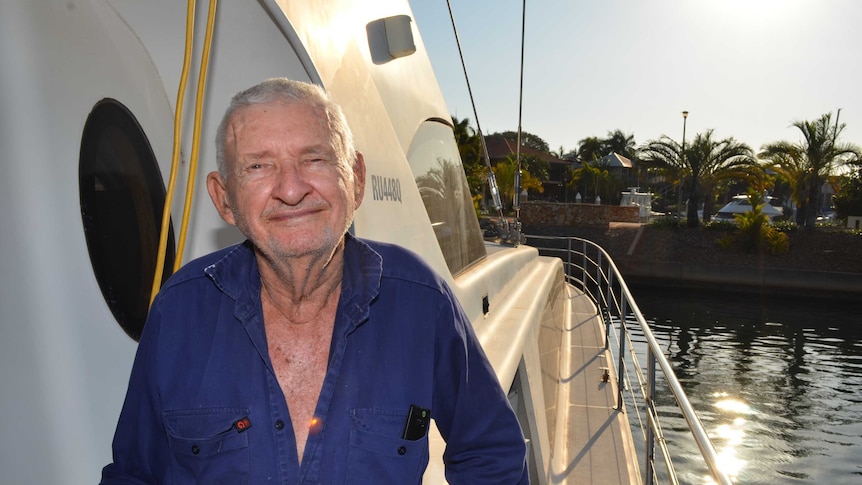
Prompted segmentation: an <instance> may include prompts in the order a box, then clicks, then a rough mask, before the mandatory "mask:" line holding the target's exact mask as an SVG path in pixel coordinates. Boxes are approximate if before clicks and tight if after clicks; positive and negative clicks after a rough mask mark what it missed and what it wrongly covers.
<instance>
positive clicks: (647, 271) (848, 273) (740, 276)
mask: <svg viewBox="0 0 862 485" xmlns="http://www.w3.org/2000/svg"><path fill="white" fill-rule="evenodd" d="M524 233H525V234H540V235H548V236H551V235H552V236H576V237H581V238H584V239H588V240H590V241H593V242H595V243H597V244H599V245H600V246H602V247H603V248H604V249H605V250H606V251H607V252H608V253H609V254H610V256H611V258H612V259H613V260H614V263H615V264H616V265H617V267H618V268H619V269H620V272H621V273H622V275H623V277H624V278H625V279H626V282H627V283H628V284H629V285H632V286H641V285H648V286H657V287H670V288H673V287H677V288H680V287H700V288H708V289H713V288H714V289H718V290H722V291H742V292H747V293H764V294H780V295H788V296H794V295H804V296H806V297H818V298H831V299H840V300H851V301H862V236H860V235H858V234H849V233H846V232H832V231H828V230H817V231H814V232H813V233H812V232H804V231H795V232H792V233H789V234H788V236H789V238H790V239H789V241H790V242H789V249H788V251H786V252H783V253H778V254H744V253H739V252H736V251H731V250H727V249H725V248H722V247H721V246H720V245H719V244H718V240H719V239H720V238H721V237H722V235H723V233H722V232H716V231H710V230H706V229H704V228H699V229H669V228H662V227H655V226H651V225H644V224H637V223H615V222H611V223H609V224H607V225H606V226H605V227H584V226H581V227H574V226H557V227H549V226H545V225H533V224H527V223H525V224H524Z"/></svg>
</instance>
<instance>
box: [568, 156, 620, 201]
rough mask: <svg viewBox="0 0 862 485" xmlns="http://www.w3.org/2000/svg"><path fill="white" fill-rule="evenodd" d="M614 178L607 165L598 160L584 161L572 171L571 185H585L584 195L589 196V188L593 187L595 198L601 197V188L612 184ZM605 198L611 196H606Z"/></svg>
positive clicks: (573, 186) (574, 186)
mask: <svg viewBox="0 0 862 485" xmlns="http://www.w3.org/2000/svg"><path fill="white" fill-rule="evenodd" d="M613 180H614V177H613V175H612V174H611V173H610V171H608V169H607V167H604V166H602V165H601V164H600V163H599V162H598V160H593V161H592V162H586V163H583V164H582V165H581V166H580V167H578V168H576V169H575V170H573V171H572V178H571V180H570V181H569V186H570V187H572V188H576V187H578V186H579V185H581V186H583V187H584V196H585V197H586V196H587V189H590V188H592V189H593V190H594V192H593V200H596V197H599V194H600V193H601V190H602V188H603V187H605V186H612V185H613V184H612V182H613ZM605 200H606V201H607V200H609V198H608V197H607V194H606V197H605Z"/></svg>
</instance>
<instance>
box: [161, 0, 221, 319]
mask: <svg viewBox="0 0 862 485" xmlns="http://www.w3.org/2000/svg"><path fill="white" fill-rule="evenodd" d="M215 7H216V0H210V11H209V15H208V17H207V33H206V41H205V45H204V52H203V55H202V58H201V68H200V73H199V77H198V90H197V99H196V103H195V124H194V139H193V143H192V155H191V160H190V162H189V175H188V183H187V187H186V200H185V207H184V209H183V220H182V224H181V227H180V235H179V241H180V243H179V244H178V250H177V253H176V255H175V258H174V269H173V270H174V271H176V270H177V269H179V267H180V264H181V262H182V251H183V246H184V245H185V239H186V232H187V229H188V216H189V213H190V210H191V199H192V195H193V192H194V180H195V172H196V170H197V158H198V148H199V146H200V141H199V138H200V136H199V131H200V124H201V112H202V109H201V106H202V104H203V92H204V88H205V85H206V72H207V66H208V65H209V52H210V45H211V42H212V32H213V25H214V23H215ZM194 25H195V0H188V8H187V11H186V41H185V53H184V56H183V69H182V73H181V75H180V85H179V89H178V90H177V104H176V112H175V113H174V143H173V153H172V156H171V173H170V177H169V178H168V187H167V193H166V195H165V206H164V209H163V211H162V226H161V231H160V234H159V251H158V258H157V260H156V268H155V274H154V275H153V289H152V292H151V293H150V304H152V302H153V300H154V299H155V297H156V295H157V294H158V292H159V289H160V288H161V286H162V277H163V275H164V266H165V258H166V254H167V246H168V233H169V228H170V223H171V206H172V205H173V198H174V192H175V191H176V181H177V172H178V171H179V165H180V147H181V146H182V143H181V139H182V121H183V105H184V104H185V92H186V87H187V85H188V79H189V67H190V64H191V57H192V49H193V47H194Z"/></svg>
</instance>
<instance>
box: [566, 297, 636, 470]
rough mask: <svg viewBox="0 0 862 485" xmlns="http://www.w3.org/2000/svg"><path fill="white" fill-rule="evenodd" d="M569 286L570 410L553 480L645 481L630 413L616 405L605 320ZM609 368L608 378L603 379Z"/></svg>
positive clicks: (590, 303) (567, 376)
mask: <svg viewBox="0 0 862 485" xmlns="http://www.w3.org/2000/svg"><path fill="white" fill-rule="evenodd" d="M569 291H570V292H571V293H570V303H571V317H572V318H571V324H572V328H571V329H568V330H567V331H566V332H564V335H563V339H564V345H567V346H568V349H569V358H568V359H564V362H563V364H562V367H561V369H560V374H561V376H560V379H561V384H562V387H561V392H562V393H563V394H564V396H563V399H565V400H566V402H567V404H568V409H567V412H566V413H565V414H564V415H563V416H565V419H564V420H563V422H562V423H560V426H559V427H558V432H562V433H564V434H565V437H561V438H562V439H564V440H565V443H566V446H564V447H563V451H562V452H561V453H558V454H557V456H556V457H555V458H554V459H553V460H552V463H551V482H552V483H557V484H576V483H577V484H586V483H601V484H606V485H613V484H635V483H640V472H639V470H638V464H637V459H636V455H635V450H634V445H633V441H632V434H631V428H630V427H629V421H628V417H627V416H626V414H625V412H624V411H619V410H616V409H614V406H615V405H616V397H617V385H616V380H615V378H614V375H615V372H614V369H613V366H614V364H613V362H611V359H612V357H611V354H610V352H609V351H608V350H606V349H605V347H604V335H605V333H604V332H605V330H604V324H603V322H602V320H601V318H600V317H599V316H598V315H596V313H597V312H596V307H595V305H594V304H593V302H592V300H590V298H589V297H587V296H586V295H584V294H583V293H581V292H580V291H579V290H576V289H574V288H570V289H569ZM605 369H608V371H609V372H610V379H609V380H608V382H604V380H603V379H602V375H603V373H604V371H605Z"/></svg>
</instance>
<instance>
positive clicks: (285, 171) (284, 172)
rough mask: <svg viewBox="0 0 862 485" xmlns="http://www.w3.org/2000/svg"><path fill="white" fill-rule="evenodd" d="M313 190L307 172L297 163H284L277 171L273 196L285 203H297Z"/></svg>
mask: <svg viewBox="0 0 862 485" xmlns="http://www.w3.org/2000/svg"><path fill="white" fill-rule="evenodd" d="M310 191H311V184H309V183H308V179H307V174H305V173H303V171H302V170H301V168H300V167H299V166H297V164H295V163H289V162H287V163H282V164H280V166H279V170H278V171H277V172H276V176H275V182H274V186H273V190H272V196H273V198H276V199H279V200H281V201H282V202H284V203H285V204H288V205H296V204H298V203H299V202H301V201H302V199H303V198H305V196H306V195H307V194H308V193H309V192H310Z"/></svg>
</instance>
